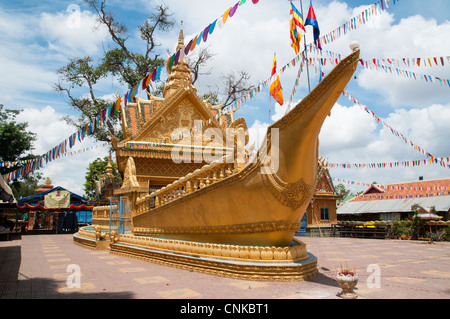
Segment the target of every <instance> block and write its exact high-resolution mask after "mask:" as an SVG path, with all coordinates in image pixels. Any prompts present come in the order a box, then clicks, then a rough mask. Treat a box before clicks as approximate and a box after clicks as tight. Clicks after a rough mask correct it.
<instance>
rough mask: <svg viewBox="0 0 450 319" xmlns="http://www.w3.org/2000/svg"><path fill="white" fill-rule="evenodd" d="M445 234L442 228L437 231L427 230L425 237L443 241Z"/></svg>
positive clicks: (445, 231)
mask: <svg viewBox="0 0 450 319" xmlns="http://www.w3.org/2000/svg"><path fill="white" fill-rule="evenodd" d="M446 236H447V230H446V229H443V230H440V231H437V232H427V237H428V238H430V239H431V240H432V241H444V240H445V238H446Z"/></svg>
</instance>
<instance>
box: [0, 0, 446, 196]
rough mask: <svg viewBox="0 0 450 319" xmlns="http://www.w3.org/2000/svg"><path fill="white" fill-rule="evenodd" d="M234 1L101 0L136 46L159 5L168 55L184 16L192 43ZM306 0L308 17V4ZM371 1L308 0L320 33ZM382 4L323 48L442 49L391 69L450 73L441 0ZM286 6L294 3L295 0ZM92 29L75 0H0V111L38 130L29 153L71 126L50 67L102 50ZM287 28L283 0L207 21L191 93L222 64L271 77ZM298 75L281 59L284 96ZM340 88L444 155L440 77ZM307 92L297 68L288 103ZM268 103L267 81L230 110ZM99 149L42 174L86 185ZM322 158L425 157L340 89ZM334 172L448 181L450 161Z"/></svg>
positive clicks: (214, 77)
mask: <svg viewBox="0 0 450 319" xmlns="http://www.w3.org/2000/svg"><path fill="white" fill-rule="evenodd" d="M236 2H237V0H222V1H206V0H191V1H183V0H164V1H162V0H152V1H143V0H136V1H124V0H122V1H118V0H110V1H108V4H109V8H110V10H111V11H112V12H113V13H114V14H115V15H116V18H117V19H119V20H120V21H122V22H123V23H125V24H126V25H127V27H128V29H129V30H130V34H131V36H130V38H129V40H128V41H129V43H130V45H131V46H132V47H133V49H134V50H136V51H139V50H142V49H143V43H142V41H140V38H139V34H138V28H137V27H138V26H139V25H140V24H142V23H143V22H144V21H145V20H146V19H147V18H148V16H149V13H150V12H151V11H152V8H153V7H154V6H155V5H158V4H162V3H164V4H166V5H167V6H168V7H169V8H170V10H171V12H172V13H173V16H172V18H173V19H174V20H175V21H176V22H177V25H176V27H175V28H174V29H173V30H172V31H171V32H168V33H164V34H158V38H157V40H158V43H159V44H160V47H158V51H159V53H161V54H165V55H167V51H170V52H173V51H174V49H175V47H176V43H177V39H178V32H179V25H180V21H181V20H183V21H184V34H185V37H186V41H189V40H190V39H192V38H193V37H195V36H196V35H197V34H199V33H200V32H201V31H202V30H203V29H204V28H205V27H206V26H208V25H209V24H210V23H211V22H213V21H214V20H215V19H217V18H219V17H220V16H221V15H222V14H223V13H224V12H225V11H226V10H227V9H228V8H229V7H230V6H233V5H234V4H236ZM303 2H304V3H303V7H304V12H305V15H306V12H307V11H308V5H309V1H307V0H304V1H303ZM373 3H375V0H367V1H365V0H360V1H355V0H352V1H343V0H340V1H328V0H327V1H325V0H315V1H313V5H314V9H315V12H316V16H317V19H318V21H319V25H320V30H321V32H322V34H326V33H328V32H330V31H332V30H334V29H336V28H337V27H338V26H340V25H342V24H343V23H345V22H346V21H348V20H349V19H350V18H352V17H355V16H356V15H357V14H359V13H360V12H362V11H363V10H364V9H366V8H367V7H368V6H370V5H372V4H373ZM388 3H389V9H387V10H386V11H384V12H383V13H382V14H381V15H377V16H376V17H374V18H372V19H371V20H370V21H368V22H367V23H366V24H364V25H362V26H360V27H359V28H358V29H357V30H354V31H352V32H350V33H349V34H347V35H346V36H342V37H340V38H339V39H337V40H336V41H335V42H333V43H331V44H326V45H323V48H324V50H328V51H331V52H336V53H339V54H342V55H348V54H349V53H350V49H349V44H350V43H351V42H352V41H358V42H359V43H360V47H361V58H362V59H364V60H368V61H371V60H373V59H379V60H382V59H393V60H399V61H403V59H406V60H409V59H411V61H412V59H414V58H422V59H424V58H428V57H445V60H444V61H445V65H444V66H442V65H440V64H439V66H437V65H435V64H433V66H429V65H428V66H423V64H422V66H421V67H412V66H410V67H409V68H408V67H407V66H406V65H404V64H403V65H401V66H398V67H399V68H400V69H404V70H408V71H411V72H415V73H417V74H425V75H430V76H433V77H440V78H443V79H449V78H450V60H447V58H446V57H447V56H450V41H448V35H449V34H450V22H449V20H448V12H449V10H450V3H449V2H448V1H447V0H430V1H426V2H425V1H420V0H408V1H397V3H396V4H395V5H394V4H393V0H390V1H389V2H388ZM294 4H295V5H296V6H297V7H300V1H298V0H297V1H294ZM74 14H75V15H74ZM74 18H76V19H75V20H74ZM77 19H78V20H77ZM96 26H97V24H96V21H95V15H94V13H93V12H91V11H89V7H88V6H87V5H86V4H85V3H84V1H76V0H73V1H50V0H42V1H39V2H36V1H31V0H23V1H2V2H0V28H1V30H2V32H1V33H0V42H1V43H2V49H1V50H0V71H1V73H0V96H1V98H0V103H1V104H4V105H5V107H6V108H10V109H21V110H23V112H22V113H21V115H20V119H21V120H22V121H27V122H29V129H30V130H32V131H34V132H36V133H37V136H38V140H37V142H36V143H35V150H34V151H33V152H34V153H35V154H43V153H46V152H47V151H49V150H50V149H51V148H53V147H54V146H56V145H57V144H59V143H60V142H62V141H63V140H65V139H66V138H68V137H69V136H70V135H71V134H72V133H74V132H75V128H74V127H71V126H70V125H68V124H66V123H65V122H64V121H63V120H62V117H63V116H66V115H70V116H78V115H79V114H78V113H77V111H76V110H74V109H72V108H71V107H70V106H69V105H68V103H67V102H68V101H67V99H66V98H65V97H64V96H62V95H59V94H57V93H56V92H55V91H54V90H53V89H52V87H53V85H54V84H55V83H56V81H57V76H56V71H57V70H58V69H59V68H60V67H62V66H64V65H65V64H66V63H67V61H68V59H70V58H73V57H83V56H87V55H90V56H93V57H94V58H99V57H100V56H101V54H102V52H103V51H104V49H105V48H108V47H110V46H112V43H111V41H110V39H109V37H108V33H107V32H106V31H105V30H104V29H102V28H96ZM288 28H289V1H287V0H260V1H259V3H258V4H256V5H254V4H253V3H252V2H251V1H250V0H248V1H247V3H246V4H245V5H242V6H241V7H239V9H238V11H237V12H236V14H235V16H233V18H230V19H229V20H228V21H227V23H226V24H225V26H224V27H223V29H222V30H218V29H216V31H215V32H214V33H213V34H212V35H211V36H210V37H209V39H208V41H207V42H206V43H202V46H208V47H209V48H210V50H212V51H213V52H214V53H215V54H216V55H215V56H214V58H213V59H212V60H211V61H210V62H209V64H208V65H207V66H206V68H205V69H206V70H211V74H210V75H208V76H204V77H202V78H201V79H200V80H199V82H198V83H197V87H198V90H199V93H200V94H203V93H204V92H208V91H209V89H210V88H213V89H215V88H216V87H219V88H220V87H221V79H220V78H221V76H223V75H224V74H226V73H228V72H230V71H240V70H245V71H247V72H248V73H249V74H251V82H252V83H253V84H255V85H257V84H259V83H262V82H264V81H266V80H267V79H268V78H269V76H270V71H271V66H272V61H273V56H274V53H276V55H277V60H278V66H279V67H281V66H284V65H286V64H287V63H288V62H289V61H290V60H292V59H293V58H294V57H295V53H294V51H293V49H292V48H291V47H290V40H289V33H288ZM306 39H307V42H308V43H310V42H311V41H312V29H311V27H307V35H306ZM167 57H168V56H167ZM323 71H324V72H325V73H327V72H329V71H330V68H329V66H328V65H327V66H325V67H324V69H323ZM297 73H298V69H296V68H289V69H287V70H286V72H285V73H284V74H282V76H281V82H282V86H283V90H284V91H283V93H284V96H285V100H289V97H290V96H291V92H292V90H293V87H294V81H295V78H296V76H297ZM310 74H311V76H310V81H311V85H312V86H313V87H314V86H315V85H317V81H318V74H317V73H316V72H315V70H314V68H313V67H311V68H310ZM164 76H167V75H163V77H164ZM116 89H117V90H118V91H119V92H120V94H125V92H126V88H125V87H123V86H122V85H121V84H120V83H119V82H118V81H117V80H116V79H113V78H109V79H105V80H103V81H102V82H101V83H100V85H99V86H98V87H97V92H96V93H97V95H98V96H108V95H111V94H112V93H114V92H115V91H116ZM347 89H348V92H349V93H350V94H351V95H352V96H353V97H354V98H356V99H357V100H358V101H360V102H361V103H362V104H363V105H365V106H367V107H368V108H369V109H370V110H372V111H373V112H375V114H376V115H377V116H379V117H380V118H381V119H382V120H384V121H385V122H386V123H388V124H389V125H390V126H391V127H392V128H394V129H395V130H397V131H398V132H400V133H401V134H403V135H404V136H406V137H407V138H408V139H409V140H410V141H412V142H414V143H415V144H416V145H418V146H420V147H421V148H423V149H425V150H427V151H428V152H430V153H431V154H433V155H435V156H437V157H448V156H450V143H449V142H448V136H450V125H449V124H448V123H450V88H449V86H445V85H441V84H439V83H438V82H435V83H428V82H425V81H422V80H414V79H411V78H407V77H403V76H398V75H397V74H396V73H395V72H394V74H390V73H386V72H384V71H380V70H378V71H377V70H376V69H373V70H370V69H367V68H364V67H362V66H360V67H359V69H358V70H357V73H356V78H355V79H353V80H352V81H351V83H350V84H349V86H348V88H347ZM86 92H88V91H87V89H86ZM307 93H308V92H307V82H306V73H303V74H302V75H301V81H300V85H299V87H298V88H297V93H296V94H295V96H294V97H293V100H294V101H296V102H298V101H300V100H301V99H302V98H303V97H304V96H305V95H306V94H307ZM269 105H270V106H271V118H270V120H271V122H272V123H273V121H275V120H277V119H278V118H280V117H281V116H283V115H284V114H285V112H286V105H284V106H279V105H275V104H274V102H273V99H272V102H270V97H269V94H268V90H267V89H264V90H263V91H262V92H260V93H259V94H257V95H256V96H255V97H254V98H253V99H251V100H250V101H248V102H247V103H245V104H243V105H242V106H241V108H240V110H239V111H238V112H237V116H239V117H244V118H245V119H246V121H247V124H248V126H249V127H250V128H251V132H254V131H257V130H258V129H262V130H264V129H265V128H266V127H267V125H268V123H269ZM253 139H256V138H255V137H253ZM97 144H99V143H98V142H96V141H94V140H85V141H84V142H83V143H81V144H80V143H79V144H77V145H76V146H75V148H74V150H79V149H85V148H90V147H92V146H94V145H97ZM107 150H108V148H101V149H95V150H93V151H89V152H84V153H82V154H79V155H76V156H69V157H65V158H62V159H59V160H56V161H54V162H51V163H50V164H49V165H48V166H47V167H45V168H44V169H42V173H43V174H44V176H45V177H50V178H51V179H52V181H53V184H54V185H55V186H62V187H65V188H67V189H70V190H71V191H73V192H75V193H78V194H83V193H84V191H83V184H84V176H85V173H86V167H87V165H88V163H89V162H90V161H92V160H94V159H95V158H97V157H103V156H106V155H107ZM320 155H321V156H323V157H324V158H326V159H327V160H328V161H329V162H331V163H355V164H356V163H385V162H388V163H389V162H397V161H413V160H423V159H426V157H425V156H424V155H422V154H421V153H419V152H418V151H416V150H415V149H414V148H412V147H411V146H410V145H408V144H405V143H404V142H402V140H401V139H399V138H398V137H396V136H394V135H393V134H392V133H391V131H390V130H388V129H387V128H385V127H384V126H383V125H382V124H380V123H377V121H376V120H375V119H374V118H373V117H372V116H370V115H368V114H367V113H366V112H363V111H362V110H361V108H360V107H359V106H357V105H355V104H353V103H352V102H351V101H349V100H348V99H347V98H345V97H342V98H341V99H340V100H339V101H338V103H337V104H336V106H335V107H334V109H333V111H332V113H331V116H330V117H329V118H328V119H327V120H326V122H325V124H324V127H323V129H322V133H321V136H320ZM331 174H332V177H333V178H335V179H345V180H346V181H355V182H360V183H371V182H373V181H376V182H377V183H379V184H388V183H394V182H404V181H415V180H418V178H419V176H423V177H424V178H425V179H437V178H450V169H448V168H443V167H441V166H438V165H434V166H431V165H429V166H419V167H414V168H412V167H409V168H405V167H400V168H389V169H388V168H384V169H367V168H365V169H356V168H352V169H340V168H339V169H332V170H331ZM335 183H338V182H337V181H335ZM346 187H347V188H350V189H352V190H354V191H359V190H362V189H364V187H358V186H355V185H351V184H346Z"/></svg>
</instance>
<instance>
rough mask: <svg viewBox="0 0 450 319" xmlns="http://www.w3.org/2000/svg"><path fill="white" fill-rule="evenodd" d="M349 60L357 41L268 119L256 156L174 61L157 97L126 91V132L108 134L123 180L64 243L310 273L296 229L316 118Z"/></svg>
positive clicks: (284, 273) (211, 265)
mask: <svg viewBox="0 0 450 319" xmlns="http://www.w3.org/2000/svg"><path fill="white" fill-rule="evenodd" d="M183 44H184V43H183V36H182V33H181V34H180V40H179V47H183ZM358 61H359V48H357V49H355V50H354V52H352V53H351V54H350V55H349V56H348V57H346V58H344V59H343V60H342V61H341V62H340V63H339V64H338V65H337V66H336V67H335V68H334V69H333V70H332V71H331V72H330V73H329V74H328V75H327V76H326V77H325V78H324V79H323V80H322V81H321V82H320V83H319V84H318V85H317V86H316V88H314V90H312V91H311V93H310V94H308V95H307V96H306V97H305V98H304V99H303V100H302V101H301V102H300V103H299V104H298V105H297V106H296V107H295V108H293V109H292V110H291V111H290V112H289V113H288V114H286V115H285V116H284V117H283V118H281V119H280V120H279V121H277V122H276V123H274V124H272V125H271V126H270V127H269V128H268V132H267V136H266V140H265V141H264V142H263V143H262V146H261V147H260V148H259V150H258V151H257V152H256V153H255V154H252V153H251V152H250V151H246V150H245V148H244V147H245V146H247V144H248V131H247V126H246V123H245V120H244V119H234V114H233V113H231V114H222V112H221V106H214V105H211V104H210V103H209V101H208V100H203V99H202V98H200V97H199V96H198V94H197V91H196V88H195V87H194V86H193V85H192V77H191V70H190V69H189V67H188V65H187V63H186V61H184V60H183V61H181V62H180V63H179V64H178V65H176V66H174V67H173V69H172V72H171V74H170V75H169V78H168V81H167V83H166V84H165V87H164V97H163V98H157V97H153V96H151V95H150V94H149V99H148V100H141V99H138V98H136V101H135V103H129V104H128V105H127V108H126V110H125V112H122V125H123V131H124V140H123V141H121V142H119V141H117V140H115V141H113V147H114V149H115V151H116V161H117V165H118V168H119V171H120V173H121V174H122V177H123V179H122V180H123V182H122V186H121V188H120V189H116V190H115V191H114V195H113V197H112V198H111V202H110V205H108V206H101V207H96V208H94V212H93V219H92V223H93V224H92V226H90V227H85V228H82V229H80V230H79V231H78V233H77V234H75V235H74V241H75V242H76V243H78V244H80V245H83V246H85V247H90V248H92V249H105V248H108V249H110V251H111V253H115V254H121V255H125V256H130V257H135V258H140V259H143V260H148V261H151V262H156V263H160V264H163V265H168V266H174V267H179V268H183V269H189V270H194V271H201V272H206V273H211V274H216V275H221V276H228V277H233V278H241V279H247V280H269V281H293V280H304V279H307V278H310V277H312V276H314V275H316V273H317V259H316V258H315V256H314V255H313V254H311V253H310V252H308V251H307V249H306V245H305V244H304V243H302V242H301V241H300V240H299V239H297V238H295V234H296V232H297V231H298V230H299V229H300V226H301V219H302V217H303V215H304V214H305V211H306V209H307V207H308V204H309V203H310V201H311V198H312V196H313V195H314V190H315V187H316V184H317V181H318V170H319V165H318V147H319V143H318V136H319V133H320V130H321V127H322V125H323V123H324V121H325V119H326V117H327V116H328V115H329V114H330V111H331V109H332V107H333V106H334V105H335V103H336V101H337V100H338V98H339V97H340V95H341V94H342V92H343V90H344V89H345V87H346V85H347V84H348V82H349V80H350V79H351V78H352V76H353V74H354V72H355V70H356V67H357V63H358ZM210 119H214V120H213V121H210ZM196 123H197V124H196ZM198 123H201V124H205V123H206V124H205V125H200V126H199V125H198ZM208 130H209V131H208ZM196 132H199V133H198V134H196ZM211 132H212V133H211ZM188 133H189V134H188ZM190 133H193V134H190Z"/></svg>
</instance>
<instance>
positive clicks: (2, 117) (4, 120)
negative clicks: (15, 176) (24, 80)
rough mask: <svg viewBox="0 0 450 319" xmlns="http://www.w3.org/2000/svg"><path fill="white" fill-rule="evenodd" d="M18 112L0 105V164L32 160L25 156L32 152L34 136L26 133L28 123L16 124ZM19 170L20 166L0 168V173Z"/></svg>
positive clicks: (30, 156) (28, 132) (29, 156)
mask: <svg viewBox="0 0 450 319" xmlns="http://www.w3.org/2000/svg"><path fill="white" fill-rule="evenodd" d="M20 112H21V111H18V110H8V109H4V106H3V104H0V145H1V147H0V163H4V162H16V161H19V160H26V159H31V158H33V156H32V155H25V154H26V153H27V152H29V151H31V150H33V142H34V141H35V140H36V134H34V133H32V132H30V131H27V127H28V123H26V122H22V123H17V121H16V117H17V115H18V114H20ZM19 168H20V165H15V166H8V167H0V173H1V174H2V175H5V174H7V173H9V172H12V171H15V170H17V169H19Z"/></svg>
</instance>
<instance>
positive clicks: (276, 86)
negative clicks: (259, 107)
mask: <svg viewBox="0 0 450 319" xmlns="http://www.w3.org/2000/svg"><path fill="white" fill-rule="evenodd" d="M276 73H277V58H276V57H274V59H273V66H272V76H271V80H272V81H273V82H272V84H271V85H270V90H269V93H270V95H272V96H273V98H274V99H275V101H277V102H278V104H280V105H283V104H284V98H283V90H282V88H281V82H280V77H279V76H278V74H276ZM275 75H276V76H277V77H276V79H275V80H274V76H275Z"/></svg>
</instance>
